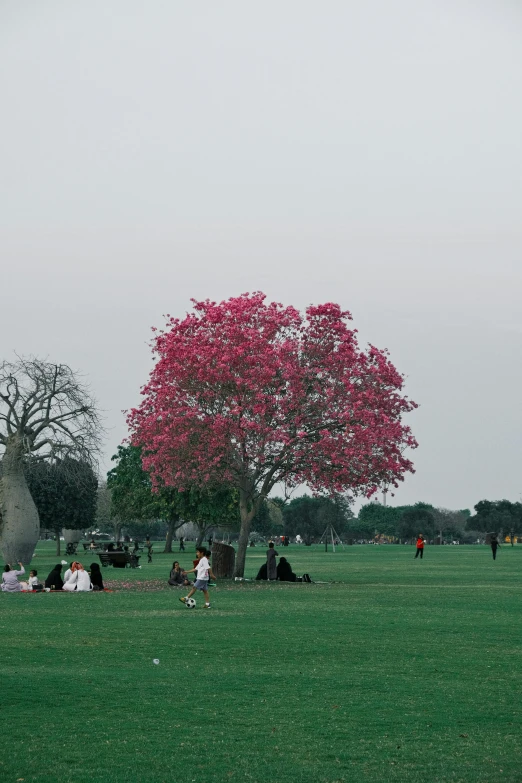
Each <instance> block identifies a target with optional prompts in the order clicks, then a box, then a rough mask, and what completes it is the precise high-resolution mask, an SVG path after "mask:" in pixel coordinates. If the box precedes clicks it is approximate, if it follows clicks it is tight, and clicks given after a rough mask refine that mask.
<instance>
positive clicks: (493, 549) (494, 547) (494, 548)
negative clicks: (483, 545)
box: [489, 533, 500, 560]
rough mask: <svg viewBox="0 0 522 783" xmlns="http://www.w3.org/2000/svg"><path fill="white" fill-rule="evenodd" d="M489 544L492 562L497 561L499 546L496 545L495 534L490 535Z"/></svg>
mask: <svg viewBox="0 0 522 783" xmlns="http://www.w3.org/2000/svg"><path fill="white" fill-rule="evenodd" d="M489 543H490V545H491V552H492V554H493V560H496V559H497V549H498V548H499V546H500V544H499V543H498V538H497V534H496V533H491V536H490V539H489Z"/></svg>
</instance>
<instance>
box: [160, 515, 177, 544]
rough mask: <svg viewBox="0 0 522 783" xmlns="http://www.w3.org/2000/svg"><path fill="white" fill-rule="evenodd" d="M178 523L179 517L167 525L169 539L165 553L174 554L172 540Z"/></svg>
mask: <svg viewBox="0 0 522 783" xmlns="http://www.w3.org/2000/svg"><path fill="white" fill-rule="evenodd" d="M178 522H179V517H176V518H175V519H172V520H170V521H169V522H168V523H167V538H166V539H165V549H164V550H163V552H165V553H169V552H172V539H173V538H174V531H175V530H176V526H177V524H178Z"/></svg>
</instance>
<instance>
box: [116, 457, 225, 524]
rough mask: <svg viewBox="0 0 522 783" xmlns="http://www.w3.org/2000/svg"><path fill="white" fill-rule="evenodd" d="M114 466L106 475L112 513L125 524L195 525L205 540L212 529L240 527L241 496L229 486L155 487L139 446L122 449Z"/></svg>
mask: <svg viewBox="0 0 522 783" xmlns="http://www.w3.org/2000/svg"><path fill="white" fill-rule="evenodd" d="M112 459H113V461H114V462H115V463H116V465H115V467H114V468H113V469H112V470H111V471H109V473H108V474H107V487H108V488H109V490H110V491H111V509H112V514H113V515H117V516H118V517H119V518H120V519H121V520H123V522H124V524H125V525H126V526H128V524H129V523H132V524H134V525H135V524H136V522H141V523H144V524H145V525H148V526H149V527H150V524H151V521H152V520H156V521H157V520H163V521H165V522H167V523H168V524H170V525H171V532H172V525H174V526H176V527H179V526H181V525H182V524H183V523H184V522H192V523H194V524H195V525H196V526H197V527H198V529H199V532H200V538H201V539H202V538H203V536H204V534H205V532H206V531H207V530H209V529H210V528H214V527H224V528H234V527H237V525H238V521H239V501H238V493H237V491H235V490H233V489H232V488H230V487H228V486H227V485H209V486H208V487H201V486H199V485H196V484H194V485H190V486H188V488H187V489H186V490H185V491H183V492H180V491H179V490H177V489H176V488H175V487H171V486H169V487H165V486H162V485H158V484H156V486H155V487H153V486H152V481H151V477H150V475H149V473H147V471H145V470H144V469H143V466H142V456H141V448H140V447H139V446H132V445H127V446H119V447H118V452H117V454H115V455H114V457H113V458H112Z"/></svg>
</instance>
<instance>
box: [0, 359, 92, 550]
mask: <svg viewBox="0 0 522 783" xmlns="http://www.w3.org/2000/svg"><path fill="white" fill-rule="evenodd" d="M102 435H103V428H102V426H101V421H100V416H99V413H98V410H97V406H96V401H95V400H94V398H93V397H92V395H91V393H90V391H89V389H88V388H87V387H86V386H85V385H83V384H82V383H81V381H80V380H79V379H78V377H77V376H76V375H75V373H74V372H73V371H72V370H71V368H70V367H68V366H67V365H65V364H52V363H51V362H48V361H45V360H42V359H37V358H29V359H25V358H18V361H17V362H6V361H4V362H2V363H1V364H0V453H1V455H2V479H1V498H0V500H1V514H2V519H1V525H0V543H1V548H2V553H3V556H4V558H5V560H6V561H7V562H11V563H13V562H17V561H22V562H25V563H28V562H30V560H31V558H32V556H33V553H34V548H35V546H36V542H37V540H38V536H39V532H40V521H39V518H38V511H37V509H36V505H35V503H34V501H33V498H32V497H31V493H30V491H29V487H28V485H27V481H26V478H25V475H24V462H25V461H26V460H27V458H28V457H29V456H31V457H32V459H33V460H34V459H47V460H51V461H53V460H55V459H59V460H63V459H65V458H66V457H71V458H73V459H76V460H80V461H82V462H86V463H88V464H90V465H95V464H96V460H97V457H98V454H99V450H100V445H101V438H102Z"/></svg>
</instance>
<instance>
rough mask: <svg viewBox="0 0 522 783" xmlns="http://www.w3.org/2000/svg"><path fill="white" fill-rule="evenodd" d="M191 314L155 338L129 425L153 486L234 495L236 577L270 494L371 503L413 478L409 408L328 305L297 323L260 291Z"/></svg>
mask: <svg viewBox="0 0 522 783" xmlns="http://www.w3.org/2000/svg"><path fill="white" fill-rule="evenodd" d="M194 310H195V312H194V313H190V314H188V315H187V316H186V317H185V318H184V319H183V320H180V319H177V318H170V317H169V320H168V322H167V328H166V329H165V330H164V331H160V332H159V333H158V334H157V335H156V337H155V340H154V343H153V350H154V353H155V358H156V364H155V367H154V368H153V370H152V373H151V376H150V380H149V382H148V383H147V384H146V386H145V387H144V388H143V390H142V394H143V396H144V399H143V402H142V404H141V405H140V407H139V408H137V409H134V410H132V411H130V413H129V417H128V423H129V426H130V428H131V432H132V435H131V437H132V442H133V443H134V444H135V445H139V446H141V447H142V449H143V466H144V468H145V470H147V471H148V472H149V473H150V475H151V477H152V480H153V482H157V483H158V484H159V483H162V484H164V485H165V486H174V487H178V488H179V489H183V488H184V487H186V486H188V485H190V484H191V483H194V482H199V483H201V484H205V483H207V482H212V481H221V482H229V483H230V484H231V485H232V486H234V487H236V488H237V489H238V490H239V502H240V514H241V529H240V536H239V544H238V553H237V560H236V575H237V576H242V575H243V573H244V564H245V556H246V549H247V544H248V536H249V532H250V523H251V520H252V519H253V517H254V516H255V513H256V511H257V509H258V508H259V505H260V503H261V502H262V500H263V498H266V497H267V496H268V494H269V493H270V491H271V490H272V488H273V487H274V486H275V485H276V484H278V483H281V482H284V483H286V484H287V485H288V486H297V485H298V484H307V485H308V486H309V487H310V488H311V489H312V491H314V492H327V493H329V494H331V493H346V492H349V493H350V494H351V495H357V494H365V495H367V496H370V495H371V494H373V493H374V492H375V491H376V490H377V488H378V487H379V486H382V484H387V485H392V486H397V482H398V481H400V480H402V479H403V475H404V474H405V473H406V472H407V471H412V470H413V466H412V463H411V461H410V460H409V459H408V458H407V457H406V456H405V450H406V449H407V448H415V446H416V445H417V444H416V441H415V438H414V437H413V435H412V433H411V431H410V428H409V427H407V426H406V425H405V424H404V423H403V422H402V417H403V415H404V414H406V413H408V412H409V411H411V410H412V409H413V408H415V407H416V404H415V403H414V402H412V401H411V400H409V399H408V398H407V397H405V396H404V395H403V393H402V388H403V383H404V379H403V376H402V375H400V374H399V372H398V371H397V370H396V369H395V367H394V366H393V364H392V363H391V361H390V360H389V358H388V354H387V352H386V351H381V350H378V349H377V348H375V347H374V346H372V345H370V346H369V347H368V348H367V350H362V349H361V348H360V347H359V346H358V343H357V336H356V331H355V330H353V329H350V328H349V322H350V320H351V316H350V313H348V312H346V311H342V310H341V308H340V307H339V305H337V304H332V303H327V304H323V305H318V306H312V307H308V309H307V310H306V314H305V316H304V317H303V315H301V313H299V311H298V310H296V309H295V308H293V307H283V306H282V305H280V304H277V303H269V304H266V303H265V296H264V294H262V293H255V294H252V295H250V294H243V295H242V296H239V297H235V298H231V299H229V300H227V301H224V302H221V303H220V304H216V303H215V302H210V301H204V302H194Z"/></svg>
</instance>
